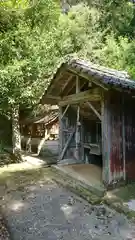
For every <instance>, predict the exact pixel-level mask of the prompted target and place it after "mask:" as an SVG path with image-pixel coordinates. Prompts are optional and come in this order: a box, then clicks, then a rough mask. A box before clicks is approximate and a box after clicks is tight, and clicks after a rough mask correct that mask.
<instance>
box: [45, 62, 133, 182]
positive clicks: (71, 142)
mask: <svg viewBox="0 0 135 240" xmlns="http://www.w3.org/2000/svg"><path fill="white" fill-rule="evenodd" d="M42 103H43V104H52V105H53V104H57V105H58V106H59V159H58V163H61V164H62V163H63V164H92V165H97V166H98V167H100V169H101V171H102V181H103V183H104V184H105V186H112V185H114V184H115V183H120V182H125V181H129V180H135V81H133V80H131V79H130V78H129V76H128V74H127V73H125V72H121V71H116V70H112V69H107V68H104V67H101V66H97V65H94V64H92V63H88V62H85V61H82V60H76V59H73V60H70V61H68V62H65V63H63V64H62V65H61V66H60V67H59V68H58V69H57V72H56V74H55V75H54V77H53V79H52V81H51V82H50V85H49V86H48V89H47V90H46V91H45V94H44V96H43V98H42Z"/></svg>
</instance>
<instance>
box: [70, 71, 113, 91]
mask: <svg viewBox="0 0 135 240" xmlns="http://www.w3.org/2000/svg"><path fill="white" fill-rule="evenodd" d="M70 71H71V72H72V73H74V74H79V76H80V77H82V78H85V79H87V80H88V81H91V82H93V83H95V84H96V85H97V86H99V87H101V88H103V89H104V90H105V91H108V90H109V86H108V87H107V86H105V85H104V84H102V83H99V81H98V79H96V78H95V77H94V76H93V77H92V76H88V74H85V73H80V72H79V73H78V72H77V71H74V70H73V69H70Z"/></svg>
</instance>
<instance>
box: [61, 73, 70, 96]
mask: <svg viewBox="0 0 135 240" xmlns="http://www.w3.org/2000/svg"><path fill="white" fill-rule="evenodd" d="M72 78H73V75H71V76H70V77H69V78H68V79H67V81H66V83H65V84H64V86H63V88H62V90H61V92H62V93H63V91H64V90H65V88H66V87H67V86H68V84H69V82H70V81H71V80H72Z"/></svg>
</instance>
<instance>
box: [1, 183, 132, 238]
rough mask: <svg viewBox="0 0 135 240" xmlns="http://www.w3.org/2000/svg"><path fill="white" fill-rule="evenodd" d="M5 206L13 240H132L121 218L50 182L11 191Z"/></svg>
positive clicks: (121, 216)
mask: <svg viewBox="0 0 135 240" xmlns="http://www.w3.org/2000/svg"><path fill="white" fill-rule="evenodd" d="M4 203H5V205H4ZM4 203H3V212H4V214H5V217H6V219H7V222H8V228H9V230H10V233H11V239H13V240H37V239H38V240H71V239H72V240H87V239H88V240H91V239H93V240H134V239H135V227H134V226H133V225H132V224H131V223H130V222H129V221H128V220H127V219H126V217H125V216H124V215H121V214H118V213H116V212H115V211H113V210H110V209H109V208H108V207H107V206H103V205H102V206H101V205H100V206H92V205H90V204H88V203H87V202H86V201H85V200H83V199H81V198H79V197H77V196H76V195H75V194H73V193H72V192H70V191H68V190H66V189H64V188H62V187H60V186H58V185H57V184H55V183H53V182H48V183H45V184H44V183H43V182H38V183H37V184H33V185H31V186H26V187H25V188H24V189H23V190H22V189H18V190H14V191H11V192H10V193H7V195H6V196H5V198H4ZM1 240H3V239H1ZM5 240H6V238H5Z"/></svg>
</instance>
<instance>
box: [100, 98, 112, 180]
mask: <svg viewBox="0 0 135 240" xmlns="http://www.w3.org/2000/svg"><path fill="white" fill-rule="evenodd" d="M101 115H102V121H101V126H102V160H103V169H102V178H103V181H104V183H105V184H109V183H110V181H111V173H110V150H111V138H110V137H111V136H110V113H109V109H108V99H105V98H104V96H103V98H102V102H101Z"/></svg>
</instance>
